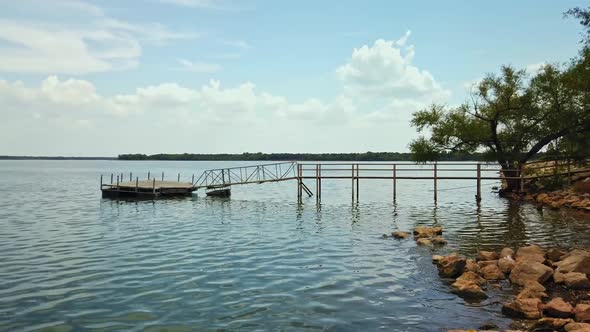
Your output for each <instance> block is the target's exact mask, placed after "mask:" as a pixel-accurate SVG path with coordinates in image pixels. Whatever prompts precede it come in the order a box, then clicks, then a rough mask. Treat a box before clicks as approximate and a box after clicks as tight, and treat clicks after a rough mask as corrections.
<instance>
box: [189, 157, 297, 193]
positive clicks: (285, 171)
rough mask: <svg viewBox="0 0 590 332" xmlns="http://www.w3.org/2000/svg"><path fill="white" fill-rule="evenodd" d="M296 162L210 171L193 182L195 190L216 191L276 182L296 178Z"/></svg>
mask: <svg viewBox="0 0 590 332" xmlns="http://www.w3.org/2000/svg"><path fill="white" fill-rule="evenodd" d="M296 169H297V162H295V161H289V162H282V163H274V164H262V165H251V166H241V167H228V168H218V169H211V170H207V171H205V172H203V174H201V176H200V177H199V178H198V179H197V180H196V181H194V182H193V186H194V188H195V189H201V188H206V189H216V188H224V187H228V186H232V185H240V184H250V183H266V182H278V181H285V180H293V179H296V178H297V174H296Z"/></svg>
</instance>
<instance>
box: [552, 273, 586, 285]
mask: <svg viewBox="0 0 590 332" xmlns="http://www.w3.org/2000/svg"><path fill="white" fill-rule="evenodd" d="M556 273H558V272H556ZM563 282H564V283H565V285H566V286H567V287H569V288H571V289H587V288H590V280H588V277H587V276H586V275H585V274H584V273H580V272H568V273H564V274H563Z"/></svg>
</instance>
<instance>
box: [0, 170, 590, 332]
mask: <svg viewBox="0 0 590 332" xmlns="http://www.w3.org/2000/svg"><path fill="white" fill-rule="evenodd" d="M243 164H252V162H247V163H246V162H155V161H150V162H123V161H0V186H1V187H2V195H0V227H1V231H0V263H1V267H0V331H35V330H43V329H45V330H47V331H50V330H52V331H69V330H73V331H144V330H147V331H151V330H153V331H158V330H166V331H191V330H195V331H201V330H248V331H250V330H260V331H261V330H294V331H299V330H338V331H358V330H364V331H371V330H379V329H386V330H395V331H439V330H444V329H447V328H477V327H479V326H481V325H484V324H486V323H490V322H491V323H494V324H496V325H497V326H499V327H500V328H505V327H508V325H509V324H510V322H511V320H510V319H507V318H505V317H503V316H502V315H501V314H500V303H497V301H498V298H502V296H503V294H502V293H501V292H500V291H497V292H498V294H497V296H493V297H491V298H490V299H489V300H486V301H483V302H481V303H478V304H467V303H465V301H463V300H462V299H461V298H458V297H457V296H455V295H453V294H450V292H449V287H448V285H447V284H446V283H445V281H443V280H440V278H439V277H438V275H437V272H436V268H435V267H434V266H433V265H432V263H431V255H432V254H434V253H436V254H444V253H448V252H451V251H457V252H460V253H462V254H465V255H469V256H473V255H474V254H475V252H476V251H477V250H497V249H500V248H502V247H504V246H511V247H513V248H514V247H517V246H521V245H524V244H539V245H541V246H544V247H554V246H559V247H565V248H570V247H590V236H589V235H590V216H588V215H587V214H583V213H580V212H576V211H568V210H561V211H549V210H544V211H537V210H536V209H535V207H534V206H532V205H529V204H520V203H517V202H510V201H507V200H504V199H501V198H498V197H497V196H496V195H495V194H494V193H492V192H491V190H490V188H491V187H492V186H493V185H497V183H495V182H493V181H487V182H485V184H484V186H483V200H482V202H481V204H479V205H477V204H476V203H475V199H474V195H475V186H474V185H475V184H474V183H470V182H466V181H444V182H441V183H439V189H440V192H439V195H438V199H439V201H438V203H437V204H436V205H435V204H434V202H433V199H432V195H433V193H432V191H431V190H432V182H431V181H399V182H398V199H397V202H396V203H395V204H394V203H393V202H392V189H391V183H390V182H388V181H361V185H360V202H359V203H358V204H357V203H352V202H351V197H350V190H351V188H350V185H351V184H350V182H349V181H338V180H334V181H324V182H323V184H322V189H323V195H322V199H323V201H322V204H321V206H319V207H318V206H317V205H316V204H315V198H314V197H311V198H306V199H305V200H304V203H303V205H301V206H299V205H298V204H297V203H296V184H295V182H282V183H272V184H261V185H249V186H242V187H235V188H233V189H232V197H231V198H229V199H214V198H207V197H205V196H204V193H202V192H201V193H197V194H195V195H193V196H192V197H187V198H179V199H167V200H155V201H151V200H148V201H118V200H109V199H102V198H101V197H100V191H99V177H100V174H101V173H102V174H105V175H107V174H108V176H109V177H110V173H111V172H123V171H124V172H129V171H132V172H133V173H134V174H136V175H139V176H145V174H146V173H147V171H151V172H152V174H159V172H162V171H164V172H165V174H167V175H168V176H170V177H171V178H176V176H177V172H181V176H182V177H183V179H190V177H191V175H192V174H193V173H194V174H195V175H196V176H198V175H199V174H200V172H201V171H202V170H205V169H209V168H219V167H230V166H237V165H243ZM127 175H128V173H127ZM134 176H135V175H134ZM311 185H312V183H310V184H309V186H310V187H312V186H311ZM470 185H473V186H472V187H469V186H470ZM312 188H313V187H312ZM312 191H313V189H312ZM418 225H440V226H443V227H444V237H445V238H446V239H447V240H448V241H449V244H448V245H447V246H445V247H443V248H440V249H432V248H424V247H417V246H416V245H415V243H414V241H412V240H405V241H398V240H393V239H390V238H389V239H382V238H381V234H383V233H390V232H392V231H395V230H406V231H407V230H411V229H413V227H415V226H418Z"/></svg>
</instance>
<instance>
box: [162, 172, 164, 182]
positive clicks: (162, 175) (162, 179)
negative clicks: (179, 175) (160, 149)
mask: <svg viewBox="0 0 590 332" xmlns="http://www.w3.org/2000/svg"><path fill="white" fill-rule="evenodd" d="M162 181H164V172H162Z"/></svg>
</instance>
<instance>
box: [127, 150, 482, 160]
mask: <svg viewBox="0 0 590 332" xmlns="http://www.w3.org/2000/svg"><path fill="white" fill-rule="evenodd" d="M484 157H485V156H484V155H483V154H480V153H473V154H459V153H446V154H442V155H441V156H440V159H439V160H441V161H467V160H469V161H480V160H484ZM119 160H193V161H194V160H240V161H245V160H271V161H283V160H306V161H412V154H411V153H399V152H365V153H261V152H258V153H248V152H246V153H242V154H228V153H222V154H193V153H182V154H154V155H145V154H121V155H119Z"/></svg>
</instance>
